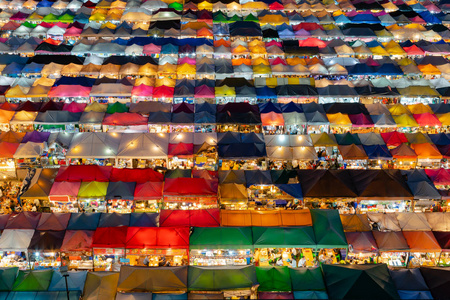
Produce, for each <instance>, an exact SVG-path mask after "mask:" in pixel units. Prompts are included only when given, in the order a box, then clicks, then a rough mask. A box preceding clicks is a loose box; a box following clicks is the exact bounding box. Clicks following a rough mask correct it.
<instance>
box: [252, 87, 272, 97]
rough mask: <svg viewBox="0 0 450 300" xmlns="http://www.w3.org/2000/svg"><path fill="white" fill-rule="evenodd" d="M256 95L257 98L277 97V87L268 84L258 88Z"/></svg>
mask: <svg viewBox="0 0 450 300" xmlns="http://www.w3.org/2000/svg"><path fill="white" fill-rule="evenodd" d="M255 90H256V97H257V98H276V97H277V92H276V90H275V89H273V88H270V87H268V86H265V87H262V88H256V89H255Z"/></svg>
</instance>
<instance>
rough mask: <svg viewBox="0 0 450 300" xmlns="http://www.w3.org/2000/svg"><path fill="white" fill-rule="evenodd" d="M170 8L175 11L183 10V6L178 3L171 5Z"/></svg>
mask: <svg viewBox="0 0 450 300" xmlns="http://www.w3.org/2000/svg"><path fill="white" fill-rule="evenodd" d="M169 8H173V9H175V10H183V4H181V3H178V2H174V3H170V4H169Z"/></svg>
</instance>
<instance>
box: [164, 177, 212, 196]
mask: <svg viewBox="0 0 450 300" xmlns="http://www.w3.org/2000/svg"><path fill="white" fill-rule="evenodd" d="M217 186H218V183H217V181H215V180H206V179H203V178H166V181H165V183H164V196H217Z"/></svg>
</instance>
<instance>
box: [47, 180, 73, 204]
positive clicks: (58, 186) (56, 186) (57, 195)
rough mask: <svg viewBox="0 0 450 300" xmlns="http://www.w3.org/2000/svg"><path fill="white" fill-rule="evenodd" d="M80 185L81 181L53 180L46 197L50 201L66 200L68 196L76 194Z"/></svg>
mask: <svg viewBox="0 0 450 300" xmlns="http://www.w3.org/2000/svg"><path fill="white" fill-rule="evenodd" d="M80 185H81V182H69V181H60V182H54V183H53V185H52V189H51V190H50V194H49V197H48V198H49V199H50V200H51V201H57V202H67V201H68V197H76V196H77V195H78V190H79V189H80Z"/></svg>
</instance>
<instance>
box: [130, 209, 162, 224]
mask: <svg viewBox="0 0 450 300" xmlns="http://www.w3.org/2000/svg"><path fill="white" fill-rule="evenodd" d="M158 226H159V214H158V213H146V212H142V213H137V212H134V213H131V214H130V227H158Z"/></svg>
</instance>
